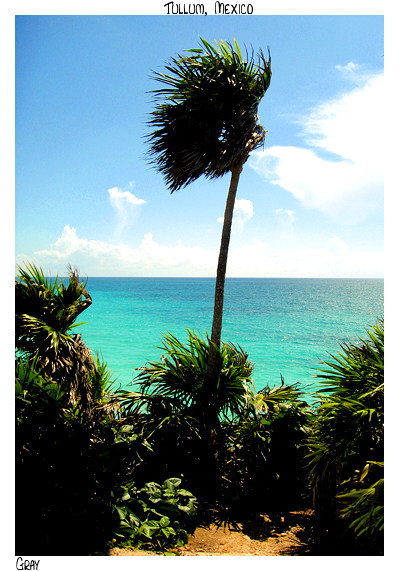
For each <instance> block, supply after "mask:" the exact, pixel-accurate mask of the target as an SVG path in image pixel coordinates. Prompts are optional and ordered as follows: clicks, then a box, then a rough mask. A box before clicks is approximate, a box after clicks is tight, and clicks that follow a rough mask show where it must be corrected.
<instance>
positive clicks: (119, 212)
mask: <svg viewBox="0 0 399 571" xmlns="http://www.w3.org/2000/svg"><path fill="white" fill-rule="evenodd" d="M133 186H134V182H133V181H131V182H129V185H128V188H133ZM108 194H109V200H110V203H111V206H112V208H113V209H114V210H115V213H116V225H115V232H114V240H115V241H119V240H120V239H121V237H122V233H123V230H124V229H125V227H126V226H127V225H128V224H131V223H132V222H133V221H134V220H135V219H136V217H137V216H138V212H139V211H138V207H139V206H141V205H142V204H145V203H146V201H145V200H143V199H142V198H137V196H135V195H134V194H132V193H131V192H130V191H129V190H124V189H122V190H121V189H119V188H117V187H116V186H115V187H113V188H110V189H109V190H108Z"/></svg>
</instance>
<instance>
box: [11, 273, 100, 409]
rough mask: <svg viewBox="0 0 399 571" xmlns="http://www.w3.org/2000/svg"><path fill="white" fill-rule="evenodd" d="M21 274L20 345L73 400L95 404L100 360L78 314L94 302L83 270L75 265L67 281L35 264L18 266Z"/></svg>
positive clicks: (83, 404)
mask: <svg viewBox="0 0 399 571" xmlns="http://www.w3.org/2000/svg"><path fill="white" fill-rule="evenodd" d="M17 270H18V273H17V275H16V280H15V348H16V351H17V354H18V355H20V356H21V357H23V358H24V360H25V361H26V362H27V363H33V362H35V363H36V364H37V365H38V366H39V367H40V370H41V374H42V375H44V376H45V377H46V378H47V379H48V380H50V381H51V382H53V383H58V384H59V385H60V386H61V387H62V388H63V390H64V393H65V399H66V402H67V403H68V405H75V404H77V405H78V407H79V408H80V409H81V410H82V411H86V412H89V411H90V410H91V400H92V397H93V396H94V395H93V394H92V392H93V383H92V377H93V375H94V374H95V371H96V368H95V362H94V360H93V358H92V356H91V352H90V349H89V348H88V347H86V345H85V344H84V343H83V341H82V339H81V337H80V335H73V334H72V330H73V328H74V327H77V326H78V325H81V324H75V321H76V318H77V317H78V316H79V314H80V313H82V311H84V310H85V309H86V308H87V307H89V306H90V305H91V302H92V301H91V297H90V295H89V293H88V292H87V291H86V289H85V285H84V283H83V282H79V275H78V272H77V270H76V269H75V270H73V269H72V268H71V267H69V269H68V272H69V283H68V285H67V286H65V285H64V283H63V282H62V281H60V280H59V278H58V277H56V278H55V279H54V280H51V279H50V278H48V277H46V276H45V275H44V273H43V271H42V270H41V269H40V268H38V267H37V266H35V265H34V264H26V266H25V268H21V267H20V266H18V267H17Z"/></svg>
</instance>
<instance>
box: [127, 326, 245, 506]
mask: <svg viewBox="0 0 399 571" xmlns="http://www.w3.org/2000/svg"><path fill="white" fill-rule="evenodd" d="M210 344H211V342H210V339H209V337H206V338H203V337H200V336H198V335H196V334H195V333H193V332H192V331H190V330H188V343H182V342H180V341H179V340H178V339H177V338H176V337H175V336H173V335H171V334H170V333H169V334H166V335H165V336H164V340H163V344H162V347H161V349H162V350H163V354H162V356H161V359H160V361H154V362H150V363H148V364H147V365H146V366H145V367H143V368H142V369H141V370H140V373H139V374H138V376H137V377H136V378H135V379H134V381H135V382H136V383H137V384H138V390H137V391H135V392H129V391H123V390H119V391H118V392H117V393H118V395H119V397H120V398H119V404H120V406H121V411H122V418H121V420H120V422H121V423H126V422H127V423H132V422H133V424H134V426H135V430H136V431H137V432H139V433H141V434H142V436H143V438H145V439H146V440H148V441H149V442H150V443H151V446H152V447H153V448H154V450H155V454H154V457H153V458H154V461H156V470H157V473H159V472H160V471H161V470H163V471H164V472H163V475H164V476H165V477H168V474H169V475H170V474H181V473H183V474H184V475H185V477H186V478H187V479H188V480H189V484H188V487H189V489H190V490H193V492H194V493H196V494H197V493H198V494H199V495H201V494H204V493H205V495H206V494H207V493H208V491H209V489H208V488H207V491H205V490H204V487H203V479H202V476H201V474H202V472H203V471H204V472H207V478H208V482H209V481H210V480H211V479H212V481H213V482H216V480H217V478H218V477H217V472H218V471H219V466H218V460H217V459H218V457H219V456H220V454H221V450H222V448H223V446H224V436H223V433H224V432H223V423H225V422H231V421H232V420H233V419H234V418H236V417H237V416H238V415H239V414H240V411H241V409H242V407H243V406H244V405H245V399H246V384H247V382H250V375H251V373H252V369H253V367H252V365H251V363H250V362H249V361H248V359H247V354H246V353H245V352H244V351H243V350H242V349H241V348H240V347H235V346H234V345H231V344H222V345H221V347H220V348H219V349H218V356H219V364H220V368H219V371H218V379H217V382H216V383H215V385H214V386H213V390H212V391H211V392H210V391H209V387H208V385H207V383H206V374H207V367H208V357H209V349H210ZM206 467H207V468H206ZM146 468H148V470H149V472H148V474H147V475H146V476H145V475H143V479H145V477H147V476H148V477H150V476H151V468H150V467H149V464H148V463H147V466H146ZM143 469H144V467H143ZM197 484H198V485H197ZM215 485H216V484H215ZM198 488H199V489H198ZM214 491H216V489H214ZM209 496H210V494H209Z"/></svg>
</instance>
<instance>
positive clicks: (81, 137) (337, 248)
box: [15, 2, 385, 277]
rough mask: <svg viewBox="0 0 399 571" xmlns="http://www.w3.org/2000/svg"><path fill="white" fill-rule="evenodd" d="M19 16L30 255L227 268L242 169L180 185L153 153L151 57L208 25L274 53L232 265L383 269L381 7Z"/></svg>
mask: <svg viewBox="0 0 399 571" xmlns="http://www.w3.org/2000/svg"><path fill="white" fill-rule="evenodd" d="M162 5H163V3H162ZM253 5H254V7H255V9H256V7H257V2H253ZM210 6H213V3H211V4H210ZM161 8H162V6H161ZM161 13H162V11H161ZM15 30H16V43H15V46H16V47H15V58H16V67H15V86H16V87H15V105H16V109H15V110H16V123H15V137H16V165H15V166H16V168H15V250H16V262H17V263H19V264H21V263H24V262H27V261H33V262H35V263H37V264H40V265H41V266H42V267H43V269H44V270H45V271H51V273H52V274H55V273H60V275H65V268H66V266H67V264H68V263H70V264H72V265H77V266H78V267H79V269H80V271H81V274H82V275H88V276H214V275H215V273H216V264H217V256H218V250H219V243H220V234H221V222H220V220H221V219H222V217H223V212H224V207H225V200H226V196H227V190H228V185H229V178H228V177H227V176H226V177H223V178H221V179H218V180H216V181H208V180H206V179H203V178H201V179H199V180H198V181H196V182H195V183H193V184H191V185H190V186H188V187H186V188H185V189H182V190H180V191H178V192H176V193H174V194H173V195H171V194H170V193H169V191H168V190H167V189H166V187H165V185H164V182H163V179H162V176H161V175H160V174H159V173H157V172H156V171H155V170H154V169H153V168H152V167H151V166H150V165H149V164H148V162H147V161H146V158H145V152H146V146H145V139H144V137H145V134H146V133H147V132H148V130H147V127H146V120H147V118H148V114H149V113H150V112H151V110H152V109H153V103H152V102H151V96H150V94H149V93H148V92H149V91H151V90H152V89H156V88H157V87H158V86H157V84H156V82H155V81H154V80H152V79H151V77H150V75H151V70H156V71H160V70H161V69H162V67H163V65H164V63H165V62H166V61H167V60H168V58H169V57H170V56H173V55H176V53H180V54H181V53H183V51H184V50H185V49H190V48H194V47H197V45H198V38H199V36H202V37H204V38H206V39H207V40H208V41H213V39H216V40H220V39H224V40H233V38H236V40H237V41H238V43H239V44H240V45H243V44H246V45H247V46H251V45H252V46H253V47H254V49H255V51H256V50H257V49H258V48H260V47H261V48H262V49H263V50H264V51H267V47H268V46H269V48H270V52H271V57H272V72H273V77H272V81H271V85H270V88H269V90H268V91H267V92H266V95H265V96H264V98H263V100H262V102H261V104H260V106H259V117H260V122H261V124H262V125H263V126H264V127H265V128H266V129H267V130H268V133H267V137H266V142H265V146H264V150H262V149H260V150H258V151H255V152H254V153H253V154H252V156H251V157H250V159H249V160H248V162H247V163H246V165H245V166H244V170H243V173H242V175H241V179H240V184H239V188H238V193H237V202H236V209H235V218H234V223H233V232H232V238H231V244H230V252H229V260H228V269H227V275H228V276H231V277H236V276H237V277H240V276H243V277H244V276H248V277H382V276H383V249H384V219H383V215H384V196H383V190H384V188H383V187H384V181H383V160H384V133H383V112H384V99H383V85H384V78H383V67H384V59H385V55H384V18H383V16H361V15H358V16H267V15H259V16H251V17H249V16H246V17H245V16H207V17H203V16H192V17H191V16H166V15H147V16H144V15H143V16H141V15H140V16H139V15H131V16H18V17H17V18H16V29H15Z"/></svg>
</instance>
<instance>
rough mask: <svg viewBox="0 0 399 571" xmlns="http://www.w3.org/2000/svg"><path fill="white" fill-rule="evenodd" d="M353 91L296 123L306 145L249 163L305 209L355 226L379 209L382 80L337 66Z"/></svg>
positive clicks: (267, 153)
mask: <svg viewBox="0 0 399 571" xmlns="http://www.w3.org/2000/svg"><path fill="white" fill-rule="evenodd" d="M337 69H338V71H339V72H340V73H342V74H344V75H345V76H347V77H350V78H351V80H352V81H353V82H355V83H356V87H355V88H353V87H351V89H350V90H349V91H347V92H346V93H343V94H340V95H339V96H337V97H336V98H335V99H331V100H329V101H326V102H323V103H321V104H320V105H318V106H317V107H315V108H314V109H312V110H311V111H310V112H309V113H308V115H307V116H306V117H302V118H300V119H299V120H298V124H299V125H300V127H301V133H300V134H301V136H302V137H303V140H304V143H305V145H306V146H302V147H297V146H274V147H271V148H269V149H266V150H265V151H263V152H262V151H256V152H254V153H253V155H252V157H251V159H250V162H249V164H250V165H251V167H252V168H253V169H255V170H256V171H257V172H259V173H260V174H261V175H263V176H264V177H265V178H266V180H268V181H269V182H270V183H272V184H275V185H279V186H281V187H282V188H284V189H285V190H287V191H288V192H290V193H291V194H292V195H293V196H295V198H296V199H298V200H299V201H301V202H302V203H303V204H304V206H306V207H308V208H316V209H319V210H321V211H322V212H324V213H326V214H327V215H329V216H330V217H331V218H332V219H334V220H335V221H338V222H341V223H347V224H354V223H356V222H359V221H361V220H364V219H366V218H367V217H368V216H370V215H372V214H374V213H375V212H376V210H377V211H380V212H381V211H382V208H383V155H384V134H383V129H384V87H383V86H384V79H383V75H382V74H381V73H375V74H370V73H366V72H364V71H363V70H361V69H360V68H359V66H356V65H355V64H353V63H349V64H348V65H347V66H344V67H340V66H337Z"/></svg>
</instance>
